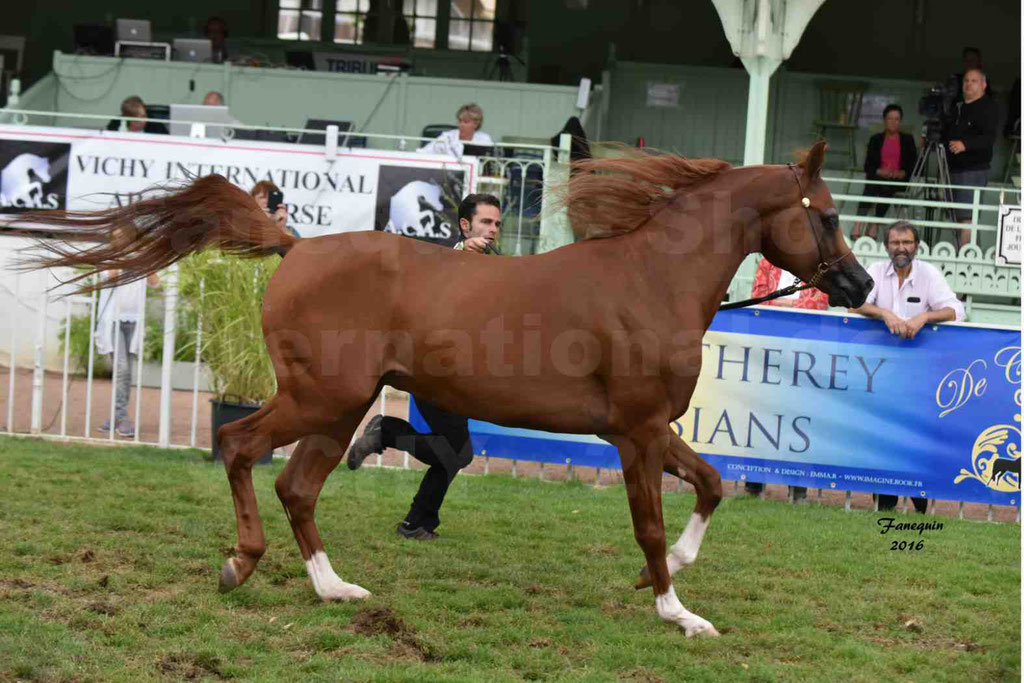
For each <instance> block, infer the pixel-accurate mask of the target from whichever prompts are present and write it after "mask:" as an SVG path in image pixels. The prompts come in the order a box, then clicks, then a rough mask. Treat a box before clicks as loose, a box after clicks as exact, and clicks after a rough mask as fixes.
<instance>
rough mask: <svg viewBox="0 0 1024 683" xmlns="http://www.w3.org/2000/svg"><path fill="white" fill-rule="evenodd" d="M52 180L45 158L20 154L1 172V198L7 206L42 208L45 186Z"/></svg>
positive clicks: (48, 163) (48, 164)
mask: <svg viewBox="0 0 1024 683" xmlns="http://www.w3.org/2000/svg"><path fill="white" fill-rule="evenodd" d="M50 180H51V178H50V162H49V161H48V160H47V159H46V158H45V157H41V156H37V155H35V154H19V155H18V156H16V157H14V158H13V159H12V160H11V162H10V163H9V164H7V166H5V167H4V170H3V171H0V197H3V200H4V202H3V203H4V205H6V206H31V207H35V206H42V203H41V202H42V195H43V186H44V185H45V184H46V183H48V182H50Z"/></svg>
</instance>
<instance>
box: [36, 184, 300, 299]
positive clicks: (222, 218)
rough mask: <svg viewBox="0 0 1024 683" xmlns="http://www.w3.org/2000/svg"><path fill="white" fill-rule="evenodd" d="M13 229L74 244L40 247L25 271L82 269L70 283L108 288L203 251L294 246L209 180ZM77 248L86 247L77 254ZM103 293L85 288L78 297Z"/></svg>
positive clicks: (44, 214) (253, 252) (237, 195)
mask: <svg viewBox="0 0 1024 683" xmlns="http://www.w3.org/2000/svg"><path fill="white" fill-rule="evenodd" d="M16 222H17V223H32V224H34V225H36V226H40V225H41V226H52V227H54V228H66V229H69V232H72V233H73V235H74V238H75V239H74V241H66V240H57V239H53V240H40V241H39V243H38V244H39V246H40V247H42V248H43V249H44V250H45V251H46V252H48V253H47V254H45V255H43V256H39V257H32V258H28V259H25V260H23V261H22V262H21V263H20V267H21V268H22V269H26V270H35V269H39V268H53V267H59V266H64V267H72V268H86V269H88V270H87V271H86V272H83V273H80V274H78V275H76V276H75V277H73V278H71V280H70V281H69V282H81V281H83V280H85V279H86V278H88V277H90V276H91V275H93V274H94V273H97V272H100V271H118V272H117V274H116V275H114V276H113V277H109V278H107V279H105V280H103V281H102V286H103V287H112V286H116V285H120V284H124V283H127V282H132V281H134V280H139V279H141V278H144V277H146V275H148V274H149V273H153V272H156V271H158V270H161V269H163V268H166V267H167V266H169V265H171V264H172V263H175V262H176V261H179V260H181V259H183V258H184V257H186V256H188V255H189V254H192V253H194V252H197V251H202V250H203V249H206V248H208V247H217V248H219V249H221V250H222V251H225V252H228V253H230V254H235V255H238V256H242V257H258V256H267V255H270V254H280V255H282V256H283V255H284V254H286V253H287V252H288V250H289V249H291V247H292V246H294V245H295V243H296V242H297V241H298V238H296V237H294V236H293V235H291V234H290V233H288V231H287V230H285V229H284V228H282V227H281V226H279V225H278V224H277V223H275V222H274V221H273V220H272V219H271V218H270V217H269V216H268V215H267V214H266V213H265V212H264V211H263V209H261V208H260V207H259V205H258V204H257V203H256V201H255V200H254V199H253V198H252V197H251V196H250V195H249V194H248V193H246V192H245V191H244V190H242V189H240V188H238V187H236V186H234V185H232V184H231V183H230V182H228V181H227V179H225V178H224V177H223V176H220V175H208V176H204V177H202V178H199V179H197V180H195V181H193V182H192V183H190V184H189V185H187V186H185V187H184V188H181V189H178V190H174V191H170V192H167V193H166V194H161V195H160V196H156V197H151V198H149V199H142V200H140V201H137V202H135V203H133V204H129V205H128V206H122V207H116V208H111V209H104V210H100V211H35V212H31V213H25V214H22V215H21V216H20V217H19V218H18V219H17V221H16ZM79 241H81V242H86V243H89V244H90V245H91V246H86V247H79V246H78V244H79ZM100 286H101V285H100V284H99V283H97V284H95V285H89V284H83V285H82V286H80V288H79V291H80V292H88V291H91V290H93V289H98V288H99V287H100Z"/></svg>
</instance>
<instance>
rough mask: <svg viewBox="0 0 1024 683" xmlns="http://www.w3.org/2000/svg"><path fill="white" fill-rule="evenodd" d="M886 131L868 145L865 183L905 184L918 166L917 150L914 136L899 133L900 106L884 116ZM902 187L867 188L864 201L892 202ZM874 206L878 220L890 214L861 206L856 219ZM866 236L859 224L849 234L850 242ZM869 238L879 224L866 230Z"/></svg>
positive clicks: (880, 206)
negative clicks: (878, 198) (887, 199)
mask: <svg viewBox="0 0 1024 683" xmlns="http://www.w3.org/2000/svg"><path fill="white" fill-rule="evenodd" d="M882 118H883V119H884V120H885V130H884V131H883V132H881V133H878V134H877V135H873V136H871V139H870V140H869V141H868V153H867V155H866V156H865V157H864V179H865V180H880V181H883V182H899V181H902V182H906V181H907V179H908V178H909V177H910V173H911V171H913V170H914V164H915V163H917V147H916V146H915V145H914V136H912V135H910V134H908V133H901V132H900V124H901V123H902V122H903V109H902V108H901V107H900V105H898V104H890V105H888V106H887V107H886V108H885V110H884V111H883V113H882ZM902 189H903V188H901V187H900V186H899V185H872V184H865V185H864V196H865V197H886V198H890V197H892V196H893V195H894V194H896V192H898V191H900V190H902ZM872 204H874V206H875V217H876V218H881V217H882V216H884V215H885V214H886V212H887V211H888V210H889V205H888V204H879V203H875V202H861V203H860V204H858V205H857V215H858V216H864V215H866V214H867V213H868V210H869V208H870V207H871V205H872ZM862 232H863V224H862V223H857V224H856V225H854V226H853V230H852V231H851V232H850V238H851V239H857V238H858V237H860V236H861V233H862ZM867 235H868V237H872V238H875V237H876V236H877V235H878V224H877V223H871V224H869V225H868V228H867Z"/></svg>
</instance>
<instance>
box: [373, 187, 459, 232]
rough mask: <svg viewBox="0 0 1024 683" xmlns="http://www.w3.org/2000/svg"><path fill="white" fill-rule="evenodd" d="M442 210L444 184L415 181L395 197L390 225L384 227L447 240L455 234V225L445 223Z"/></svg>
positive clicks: (391, 230) (390, 213) (390, 211)
mask: <svg viewBox="0 0 1024 683" xmlns="http://www.w3.org/2000/svg"><path fill="white" fill-rule="evenodd" d="M442 211H444V203H443V202H442V200H441V186H440V185H438V184H436V183H430V182H427V181H424V180H414V181H412V182H409V183H406V184H405V186H404V187H402V189H401V190H399V191H398V192H396V193H395V194H394V196H393V197H391V205H390V210H389V213H388V224H387V227H385V228H384V229H385V230H386V231H387V232H394V233H398V234H399V235H406V236H408V237H430V238H434V239H447V238H448V237H451V227H450V226H449V225H448V224H447V223H444V222H442V220H441V216H439V214H440V213H441V212H442Z"/></svg>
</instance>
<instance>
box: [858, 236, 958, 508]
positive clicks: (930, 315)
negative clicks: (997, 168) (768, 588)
mask: <svg viewBox="0 0 1024 683" xmlns="http://www.w3.org/2000/svg"><path fill="white" fill-rule="evenodd" d="M920 242H921V239H920V237H919V236H918V234H917V228H916V227H914V226H913V225H911V224H910V223H908V222H907V221H899V222H896V223H893V224H892V225H891V226H889V230H888V232H886V234H885V250H886V251H887V252H888V253H889V260H888V261H879V262H877V263H872V264H871V265H870V266H868V269H867V271H868V275H870V276H871V278H872V279H873V280H874V281H875V286H874V287H873V288H872V289H871V293H870V294H868V298H867V300H866V301H865V302H864V305H863V306H861V307H860V308H855V309H852V310H853V312H854V313H860V314H862V315H866V316H868V317H869V318H881V319H882V321H883V322H884V323H885V326H886V327H887V328H889V333H890V334H896V335H899V336H900V337H902V338H903V339H913V338H914V337H915V336H916V335H917V333H918V332H920V331H921V328H923V327H924V326H925V325H927V324H929V323H939V322H945V321H947V320H963V319H964V317H965V316H964V307H963V304H961V303H960V301H959V300H958V299H957V298H956V294H954V293H953V290H952V289H951V288H950V286H949V285H948V284H947V283H946V279H945V278H944V277H943V276H942V272H941V271H939V269H938V268H936V267H935V266H933V265H931V264H930V263H925V262H923V261H915V260H914V256H916V255H917V246H918V244H920ZM877 500H878V509H879V510H892V509H894V508H895V507H896V503H897V501H898V497H897V496H892V495H878V496H877ZM911 500H912V501H913V502H914V509H915V510H917V511H918V512H919V513H921V514H924V513H925V512H927V510H928V500H927V499H925V498H911Z"/></svg>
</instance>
